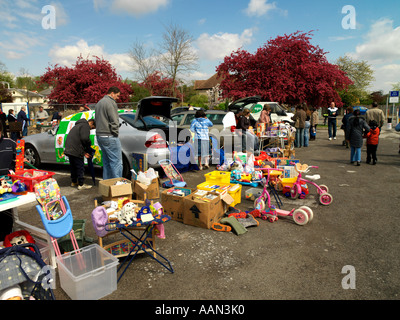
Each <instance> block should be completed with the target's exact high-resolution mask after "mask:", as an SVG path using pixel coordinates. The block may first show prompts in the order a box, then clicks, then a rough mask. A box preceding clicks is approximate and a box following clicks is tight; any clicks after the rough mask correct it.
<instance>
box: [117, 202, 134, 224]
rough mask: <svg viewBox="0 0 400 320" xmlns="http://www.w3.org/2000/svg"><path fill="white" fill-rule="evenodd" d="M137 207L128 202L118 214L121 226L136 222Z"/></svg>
mask: <svg viewBox="0 0 400 320" xmlns="http://www.w3.org/2000/svg"><path fill="white" fill-rule="evenodd" d="M135 208H136V205H135V204H134V203H133V202H127V203H126V204H124V206H123V207H122V209H121V210H120V211H119V213H118V220H119V223H120V224H131V223H132V222H133V221H136V220H137V219H136V211H135Z"/></svg>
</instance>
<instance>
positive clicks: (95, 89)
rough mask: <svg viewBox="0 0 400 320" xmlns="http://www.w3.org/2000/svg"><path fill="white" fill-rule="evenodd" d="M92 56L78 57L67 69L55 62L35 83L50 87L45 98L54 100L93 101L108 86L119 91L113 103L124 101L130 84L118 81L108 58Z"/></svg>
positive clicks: (100, 95)
mask: <svg viewBox="0 0 400 320" xmlns="http://www.w3.org/2000/svg"><path fill="white" fill-rule="evenodd" d="M93 58H94V61H93V60H90V59H88V58H87V59H84V58H83V57H82V56H79V57H78V59H77V61H76V63H75V64H74V65H73V66H72V67H71V68H70V67H66V66H63V67H62V66H59V65H55V66H53V67H48V68H47V72H46V73H45V74H44V75H42V76H41V77H40V80H39V81H38V85H41V84H47V85H49V86H50V85H51V86H53V88H54V89H53V90H52V92H51V94H50V95H49V99H50V100H51V101H53V102H57V103H74V104H84V103H96V102H97V101H99V100H100V99H101V98H102V97H103V96H104V95H106V94H107V91H108V89H109V88H110V87H112V86H116V87H118V88H119V89H120V90H121V95H120V98H119V100H118V101H117V102H128V101H129V96H130V94H131V93H132V88H131V87H130V85H129V84H127V83H125V82H123V81H122V79H121V77H120V76H119V75H117V73H116V71H115V68H114V67H112V66H111V64H110V63H109V62H108V61H106V60H104V59H100V58H99V57H96V56H93Z"/></svg>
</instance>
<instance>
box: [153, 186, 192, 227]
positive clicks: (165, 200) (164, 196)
mask: <svg viewBox="0 0 400 320" xmlns="http://www.w3.org/2000/svg"><path fill="white" fill-rule="evenodd" d="M173 190H176V191H179V190H180V191H181V192H182V193H183V196H179V195H175V194H173V193H172V191H173ZM195 190H196V189H191V188H178V187H172V188H169V189H166V190H164V191H163V192H162V193H161V205H162V206H163V209H164V213H165V214H168V215H169V216H170V217H171V219H172V220H175V221H179V222H183V199H184V197H185V196H188V195H190V194H191V193H193V191H195Z"/></svg>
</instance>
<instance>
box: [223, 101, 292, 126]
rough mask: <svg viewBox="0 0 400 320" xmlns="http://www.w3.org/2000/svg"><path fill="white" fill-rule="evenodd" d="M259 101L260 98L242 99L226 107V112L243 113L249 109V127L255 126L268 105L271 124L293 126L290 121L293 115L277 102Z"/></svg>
mask: <svg viewBox="0 0 400 320" xmlns="http://www.w3.org/2000/svg"><path fill="white" fill-rule="evenodd" d="M260 100H261V97H260V96H253V97H247V98H242V99H239V100H236V101H234V102H232V103H231V104H230V105H229V106H228V110H229V111H232V112H234V113H238V112H239V111H243V109H249V110H250V116H251V118H250V122H251V125H252V126H255V123H256V122H257V120H258V119H259V118H260V114H261V111H262V109H263V107H264V105H265V104H268V105H269V106H270V107H271V114H270V117H271V121H272V122H287V123H290V124H291V125H293V124H294V121H293V120H292V119H291V118H292V117H293V116H294V114H293V113H291V112H287V111H286V110H285V109H284V108H283V107H282V106H281V105H280V104H279V103H278V102H262V101H260Z"/></svg>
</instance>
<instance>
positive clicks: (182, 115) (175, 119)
mask: <svg viewBox="0 0 400 320" xmlns="http://www.w3.org/2000/svg"><path fill="white" fill-rule="evenodd" d="M184 116H185V115H184V114H178V115H176V116H172V117H171V118H172V120H173V121H176V123H177V124H180V123H181V121H182V119H183V117H184Z"/></svg>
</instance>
